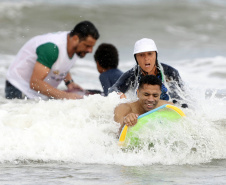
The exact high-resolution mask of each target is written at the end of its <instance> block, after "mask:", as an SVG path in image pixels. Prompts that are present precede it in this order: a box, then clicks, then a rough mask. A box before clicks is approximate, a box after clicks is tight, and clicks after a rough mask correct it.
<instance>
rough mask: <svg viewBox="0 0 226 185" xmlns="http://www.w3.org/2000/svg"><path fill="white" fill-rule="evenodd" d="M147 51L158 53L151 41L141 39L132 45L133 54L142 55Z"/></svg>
mask: <svg viewBox="0 0 226 185" xmlns="http://www.w3.org/2000/svg"><path fill="white" fill-rule="evenodd" d="M148 51H156V52H157V53H158V50H157V47H156V45H155V42H154V41H153V40H152V39H147V38H143V39H140V40H138V41H137V42H136V43H135V45H134V52H133V54H134V55H135V54H137V53H143V52H148Z"/></svg>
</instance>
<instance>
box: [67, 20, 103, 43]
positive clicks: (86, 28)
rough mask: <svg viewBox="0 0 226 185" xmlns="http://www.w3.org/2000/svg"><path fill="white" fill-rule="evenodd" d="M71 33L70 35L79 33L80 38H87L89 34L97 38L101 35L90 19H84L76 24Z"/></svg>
mask: <svg viewBox="0 0 226 185" xmlns="http://www.w3.org/2000/svg"><path fill="white" fill-rule="evenodd" d="M69 35H70V37H73V36H74V35H78V37H79V39H80V40H85V39H86V38H87V37H88V36H91V37H93V38H94V39H95V40H97V39H98V38H99V37H100V35H99V32H98V30H97V29H96V27H95V26H94V25H93V23H91V22H89V21H82V22H80V23H78V24H77V25H75V27H74V29H72V30H71V32H70V34H69Z"/></svg>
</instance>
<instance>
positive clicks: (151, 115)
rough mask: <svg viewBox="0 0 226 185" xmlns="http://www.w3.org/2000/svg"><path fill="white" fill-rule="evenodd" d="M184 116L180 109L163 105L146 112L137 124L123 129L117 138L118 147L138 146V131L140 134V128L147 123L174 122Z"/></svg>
mask: <svg viewBox="0 0 226 185" xmlns="http://www.w3.org/2000/svg"><path fill="white" fill-rule="evenodd" d="M184 116H185V114H184V112H183V111H182V110H181V109H179V108H178V107H176V106H174V105H170V104H165V105H162V106H160V107H158V108H156V109H153V110H151V111H149V112H146V113H144V114H142V115H140V116H139V117H138V120H137V124H136V125H134V126H133V127H128V126H127V125H125V126H124V127H123V129H122V131H121V134H120V137H119V145H120V146H128V145H131V146H136V145H138V144H139V137H137V135H139V134H141V133H139V131H140V132H141V130H142V128H144V127H145V126H147V125H146V124H147V123H150V122H154V121H156V120H160V122H164V120H165V121H171V122H175V121H178V120H180V119H181V118H182V117H184ZM148 126H149V125H148ZM149 129H152V128H149Z"/></svg>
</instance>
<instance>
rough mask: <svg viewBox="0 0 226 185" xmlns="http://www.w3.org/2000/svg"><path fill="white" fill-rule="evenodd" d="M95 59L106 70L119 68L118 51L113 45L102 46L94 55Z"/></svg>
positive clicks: (104, 44)
mask: <svg viewBox="0 0 226 185" xmlns="http://www.w3.org/2000/svg"><path fill="white" fill-rule="evenodd" d="M94 59H95V61H96V62H98V63H99V65H100V66H101V67H103V68H104V69H114V68H117V67H118V61H119V57H118V51H117V49H116V47H115V46H113V45H112V44H107V43H103V44H100V45H99V46H98V48H97V50H96V52H95V54H94Z"/></svg>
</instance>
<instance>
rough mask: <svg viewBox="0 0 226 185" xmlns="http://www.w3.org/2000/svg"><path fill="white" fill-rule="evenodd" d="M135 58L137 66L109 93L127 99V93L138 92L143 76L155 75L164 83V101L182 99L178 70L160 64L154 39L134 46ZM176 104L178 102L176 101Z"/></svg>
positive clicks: (145, 39) (119, 80)
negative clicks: (130, 91)
mask: <svg viewBox="0 0 226 185" xmlns="http://www.w3.org/2000/svg"><path fill="white" fill-rule="evenodd" d="M133 54H134V58H135V60H136V62H137V65H136V66H134V67H133V68H132V69H130V70H129V71H127V72H125V73H124V74H123V75H122V76H121V77H120V78H119V79H118V81H117V82H116V83H115V84H114V85H113V86H112V87H111V88H110V89H109V93H111V92H113V91H116V92H119V93H122V95H121V97H125V94H124V93H126V92H128V91H129V90H132V91H133V92H136V89H137V86H138V84H139V80H140V77H141V76H145V75H155V76H157V77H158V78H159V79H161V81H162V84H163V85H162V94H161V97H160V98H161V99H162V100H169V97H170V98H171V99H177V100H178V99H181V98H180V96H179V95H178V93H177V89H178V88H179V89H182V88H183V82H182V80H181V77H180V75H179V73H178V71H177V70H176V69H174V68H173V67H171V66H169V65H166V64H163V63H159V62H158V50H157V47H156V45H155V42H154V41H153V40H152V39H148V38H143V39H141V40H138V41H137V42H136V43H135V46H134V53H133ZM179 91H180V90H179ZM174 102H176V100H174Z"/></svg>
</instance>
